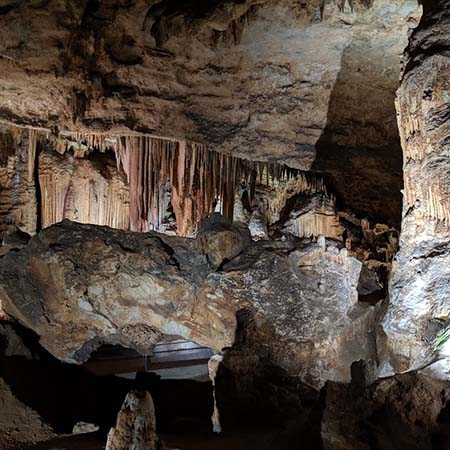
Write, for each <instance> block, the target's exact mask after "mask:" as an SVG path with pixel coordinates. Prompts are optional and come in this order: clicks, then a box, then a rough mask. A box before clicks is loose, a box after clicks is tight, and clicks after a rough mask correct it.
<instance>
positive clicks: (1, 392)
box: [0, 378, 55, 450]
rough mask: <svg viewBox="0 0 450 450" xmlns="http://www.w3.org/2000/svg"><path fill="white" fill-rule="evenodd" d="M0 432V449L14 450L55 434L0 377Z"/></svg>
mask: <svg viewBox="0 0 450 450" xmlns="http://www.w3.org/2000/svg"><path fill="white" fill-rule="evenodd" d="M0 433H1V436H2V439H1V441H0V450H14V449H17V448H20V447H21V446H25V445H30V444H34V443H37V442H40V441H45V440H48V439H51V438H52V437H54V436H55V434H54V432H53V430H52V428H51V427H50V426H49V425H48V424H46V423H45V421H44V420H43V419H42V418H41V417H40V416H39V414H37V413H36V412H35V411H33V410H32V409H31V408H29V407H28V406H26V405H25V404H23V403H22V402H21V401H20V400H19V399H17V397H15V396H14V394H13V393H12V391H11V388H10V387H9V386H8V384H6V383H5V381H4V380H3V378H0Z"/></svg>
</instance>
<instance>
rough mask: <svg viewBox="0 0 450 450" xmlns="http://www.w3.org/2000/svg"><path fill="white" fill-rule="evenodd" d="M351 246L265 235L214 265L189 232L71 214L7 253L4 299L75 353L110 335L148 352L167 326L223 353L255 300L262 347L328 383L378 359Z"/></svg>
mask: <svg viewBox="0 0 450 450" xmlns="http://www.w3.org/2000/svg"><path fill="white" fill-rule="evenodd" d="M344 250H345V249H344ZM344 250H342V251H341V252H339V250H338V249H337V248H335V247H332V246H330V247H329V249H328V250H324V249H322V248H321V247H319V246H318V245H317V244H312V243H311V244H309V245H307V246H305V245H304V244H301V243H299V242H297V241H289V242H270V241H259V242H254V243H252V245H249V246H247V247H246V248H245V249H244V250H243V251H242V252H241V253H240V255H239V256H236V257H234V258H232V259H231V260H230V261H229V262H227V263H225V264H223V265H222V267H221V270H219V271H216V270H212V269H211V267H210V266H209V264H208V262H207V260H206V258H205V256H204V255H203V254H202V253H201V252H199V250H198V243H197V242H196V241H195V240H192V239H185V238H178V237H169V236H164V235H159V234H157V233H132V232H125V231H120V230H114V229H109V228H106V227H98V226H90V225H81V224H74V223H70V222H68V221H65V222H63V223H61V224H59V225H55V226H52V227H49V228H47V229H45V230H43V231H42V232H40V233H39V234H38V235H37V236H35V237H34V238H32V239H31V241H30V243H29V244H28V245H27V247H25V248H24V249H22V250H19V251H18V252H12V253H9V254H7V255H5V256H4V257H3V258H2V259H1V260H0V275H1V276H0V280H1V281H0V287H1V289H0V293H1V294H0V297H1V299H2V302H3V305H4V308H5V309H6V311H7V312H8V313H9V314H11V315H12V316H14V317H16V318H17V319H18V320H19V321H20V322H21V323H22V324H24V325H25V326H27V327H29V328H31V329H32V330H34V331H35V332H36V333H37V334H38V335H39V336H40V342H41V344H42V345H43V346H44V347H45V348H47V349H48V350H49V351H50V352H51V353H53V354H54V355H55V356H57V357H58V358H60V359H63V360H66V361H74V362H77V361H78V362H81V361H84V360H85V359H86V358H87V357H88V355H89V352H90V351H92V350H93V349H94V348H96V347H97V346H98V345H100V343H102V342H106V343H120V342H124V343H126V345H127V346H132V347H136V346H138V345H139V347H138V348H140V349H141V351H143V350H145V349H142V342H144V340H145V339H143V335H142V332H144V333H145V334H146V335H147V351H148V352H149V351H151V347H152V345H153V343H154V342H155V341H156V340H157V338H158V335H159V333H162V334H169V335H179V336H182V337H184V338H186V339H189V340H192V341H194V342H198V343H199V344H202V345H205V346H208V347H210V348H212V349H213V350H215V351H220V350H222V348H224V347H230V346H231V345H232V344H233V341H234V337H235V331H236V315H237V313H238V312H239V311H241V310H249V311H251V313H252V315H253V316H254V320H255V324H256V326H257V329H258V330H259V331H258V333H259V334H258V335H259V340H260V343H261V346H260V349H261V352H263V353H264V355H262V356H264V358H265V359H266V360H267V359H268V360H270V361H271V363H272V364H274V365H276V366H278V367H280V368H282V369H283V370H285V371H286V372H287V373H288V374H289V375H290V376H294V377H299V378H300V379H301V380H303V381H304V382H305V383H307V384H309V385H311V386H314V387H319V386H321V385H322V384H323V383H324V381H326V380H328V379H331V380H338V381H348V380H349V379H350V366H351V364H352V362H353V361H356V360H360V359H364V360H368V359H373V358H374V352H375V346H374V337H373V329H374V315H375V312H376V311H375V308H374V307H372V306H370V305H368V304H361V303H358V291H357V288H358V280H359V277H360V272H361V266H362V265H361V263H360V262H359V261H357V260H356V259H355V258H353V257H350V256H348V254H347V252H346V250H345V251H344ZM18 286H20V288H19V289H18ZM136 329H139V330H140V332H139V333H137V334H136V333H134V331H135V330H136ZM136 336H138V337H139V338H138V342H136V340H137V339H136Z"/></svg>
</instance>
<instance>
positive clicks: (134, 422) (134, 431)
mask: <svg viewBox="0 0 450 450" xmlns="http://www.w3.org/2000/svg"><path fill="white" fill-rule="evenodd" d="M160 448H161V446H160V444H159V439H158V436H157V434H156V420H155V407H154V405H153V400H152V397H151V396H150V394H149V393H148V392H146V391H131V392H130V393H129V394H128V395H127V396H126V398H125V401H124V402H123V405H122V408H121V409H120V411H119V413H118V415H117V423H116V426H115V427H114V428H111V430H110V432H109V433H108V440H107V442H106V450H158V449H160Z"/></svg>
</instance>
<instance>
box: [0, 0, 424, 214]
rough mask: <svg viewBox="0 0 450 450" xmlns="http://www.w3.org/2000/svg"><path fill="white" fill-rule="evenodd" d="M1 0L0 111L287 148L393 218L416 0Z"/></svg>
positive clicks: (55, 122) (265, 153)
mask: <svg viewBox="0 0 450 450" xmlns="http://www.w3.org/2000/svg"><path fill="white" fill-rule="evenodd" d="M2 5H3V6H2V9H1V12H0V28H1V29H2V30H3V34H4V39H3V40H2V42H1V44H0V74H1V76H0V81H1V85H2V89H1V91H0V118H2V119H4V120H7V121H13V122H16V123H22V124H28V125H35V126H44V127H47V128H51V127H58V128H59V129H62V130H63V129H65V130H72V131H76V132H78V131H89V132H93V131H111V132H116V133H127V132H128V133H129V132H130V131H132V132H148V133H151V134H154V135H159V136H166V137H175V138H181V139H189V140H193V141H195V142H199V143H203V144H207V145H209V146H212V147H214V148H216V149H218V150H220V151H225V152H232V153H234V154H241V155H244V156H245V157H250V158H252V159H271V160H281V161H284V162H287V163H289V164H291V165H295V166H297V167H300V168H304V169H312V170H316V171H320V172H326V173H327V174H330V175H331V176H332V177H333V178H334V180H335V181H336V187H337V190H338V193H339V195H340V196H341V197H342V198H343V199H344V200H345V202H346V203H348V204H349V205H351V206H352V207H353V209H354V210H355V211H356V212H361V213H363V214H370V215H372V216H376V217H377V218H378V219H382V220H383V221H385V222H398V219H399V218H398V211H399V209H400V208H399V207H400V201H401V198H400V194H399V190H400V188H401V152H400V146H399V142H398V131H397V128H396V122H395V110H394V96H395V90H396V88H397V86H398V72H399V63H400V56H401V53H402V50H403V48H404V47H405V45H406V38H407V31H408V29H409V27H411V26H414V25H415V24H416V20H417V3H416V1H415V0H377V1H374V2H369V1H349V2H347V1H341V0H339V1H329V0H327V1H321V0H307V1H304V2H298V1H296V0H275V1H264V0H258V1H254V0H246V1H239V2H237V1H230V0H223V1H215V2H210V3H208V2H202V3H201V4H200V6H196V5H197V3H196V2H188V3H187V4H181V3H179V2H171V1H168V0H165V1H162V2H159V3H157V4H153V2H150V3H149V2H148V1H145V0H128V1H119V0H108V1H102V2H98V3H92V2H88V1H86V0H79V1H75V2H73V1H65V0H58V1H51V2H48V3H47V2H32V3H29V2H21V1H7V2H6V3H4V4H2ZM369 105H370V107H369ZM53 129H54V128H53ZM337 155H339V156H337ZM369 200H370V201H369Z"/></svg>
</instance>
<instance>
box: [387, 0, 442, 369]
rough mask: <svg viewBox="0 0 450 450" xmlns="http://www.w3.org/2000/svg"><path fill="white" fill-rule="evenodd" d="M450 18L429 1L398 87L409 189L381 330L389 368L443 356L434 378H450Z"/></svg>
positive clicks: (420, 365)
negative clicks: (448, 346) (447, 333)
mask: <svg viewBox="0 0 450 450" xmlns="http://www.w3.org/2000/svg"><path fill="white" fill-rule="evenodd" d="M449 16H450V4H449V2H445V1H438V2H430V3H429V4H428V3H427V4H426V5H425V10H424V16H423V18H422V21H421V23H420V25H419V26H418V28H417V29H416V31H415V32H414V33H413V34H412V36H411V38H410V42H409V46H408V48H407V50H406V54H405V60H404V71H403V74H402V82H401V87H400V89H399V91H398V103H397V107H398V112H399V128H400V131H401V138H402V146H403V151H404V177H405V191H404V207H403V220H402V233H401V238H400V251H399V253H398V254H397V256H396V259H395V261H394V264H393V268H392V275H391V279H390V303H389V307H388V309H387V312H386V315H385V317H384V319H383V322H382V330H381V332H380V342H383V343H384V345H385V349H386V352H385V355H384V358H383V360H384V364H385V373H392V372H402V371H407V370H414V369H421V368H424V367H425V366H427V365H429V364H432V363H433V362H434V361H435V360H436V359H444V361H441V363H437V366H435V367H436V370H433V369H431V370H432V371H433V373H434V376H436V377H439V378H448V376H449V374H448V369H447V368H446V367H447V366H448V359H447V358H448V354H447V353H446V350H445V348H440V347H442V346H440V345H436V338H437V337H438V336H439V332H440V331H442V330H445V329H446V327H447V326H448V320H449V318H450V302H449V298H450V290H449V286H450V272H449V262H450V252H449V247H448V238H449V235H450V231H449V213H448V208H449V192H448V185H449V176H448V169H449V163H448V149H449V135H450V128H449V122H448V120H447V118H448V114H449V103H448V92H449V89H450V79H449V77H448V67H449V58H448V52H447V49H448V46H449V43H448V39H447V32H448V20H449ZM444 340H445V339H444ZM441 350H442V351H441ZM447 351H448V350H447Z"/></svg>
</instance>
